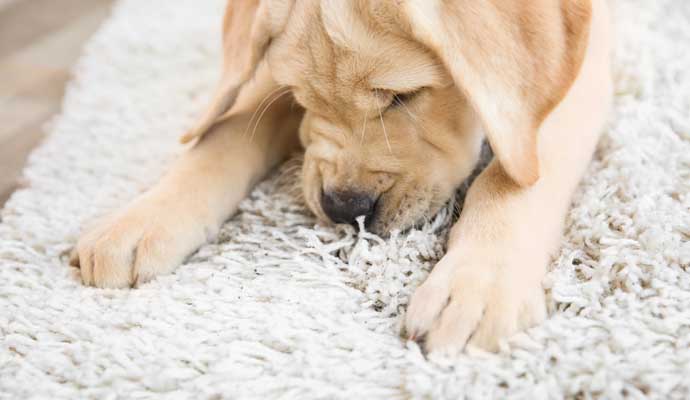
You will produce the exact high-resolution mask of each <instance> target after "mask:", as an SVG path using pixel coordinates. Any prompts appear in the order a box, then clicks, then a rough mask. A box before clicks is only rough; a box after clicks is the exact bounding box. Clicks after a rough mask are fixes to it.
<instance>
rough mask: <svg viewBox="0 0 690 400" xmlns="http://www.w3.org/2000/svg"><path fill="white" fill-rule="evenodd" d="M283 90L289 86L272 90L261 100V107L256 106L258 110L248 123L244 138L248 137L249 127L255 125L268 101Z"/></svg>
mask: <svg viewBox="0 0 690 400" xmlns="http://www.w3.org/2000/svg"><path fill="white" fill-rule="evenodd" d="M283 89H287V86H278V87H277V88H275V89H273V90H271V92H270V93H268V94H267V95H266V96H265V97H264V98H263V99H262V100H261V102H260V103H259V105H257V106H256V109H255V110H254V112H253V113H252V117H251V118H249V122H247V128H246V129H245V130H244V134H243V135H242V136H243V137H244V136H247V133H249V127H250V126H252V125H253V122H254V118H255V117H256V115H257V114H258V113H259V111H260V110H261V109H262V107H263V106H264V104H265V103H266V101H267V100H268V99H269V98H270V97H272V96H273V95H275V94H276V93H278V92H280V91H281V90H283Z"/></svg>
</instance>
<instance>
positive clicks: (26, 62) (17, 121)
mask: <svg viewBox="0 0 690 400" xmlns="http://www.w3.org/2000/svg"><path fill="white" fill-rule="evenodd" d="M112 2H113V0H0V208H1V207H2V205H3V204H4V203H5V201H6V200H7V198H8V197H9V195H10V194H11V193H12V192H13V191H14V189H15V188H16V187H17V182H18V178H19V177H20V175H21V170H22V167H23V165H24V162H25V161H26V157H27V155H28V153H29V152H30V151H31V149H33V148H34V147H35V146H36V145H37V144H38V143H39V142H40V141H41V139H42V138H43V136H44V132H43V125H44V124H45V123H46V121H47V120H48V119H50V118H51V117H52V116H53V115H54V114H55V113H56V112H58V111H59V109H60V103H61V100H62V95H63V91H64V87H65V84H66V83H67V81H68V80H69V79H70V69H71V67H72V66H73V65H74V62H75V61H76V59H77V58H78V56H79V53H80V51H81V47H82V46H83V44H84V42H85V41H86V40H87V39H88V38H89V37H90V36H91V34H92V33H93V32H94V31H95V30H96V29H97V28H98V26H99V25H100V23H101V22H102V21H103V20H104V19H105V18H106V17H107V15H108V13H109V11H110V7H111V3H112Z"/></svg>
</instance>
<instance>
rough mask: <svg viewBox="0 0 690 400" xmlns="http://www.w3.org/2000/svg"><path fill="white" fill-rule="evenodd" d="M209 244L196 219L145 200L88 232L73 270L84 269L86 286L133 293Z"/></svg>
mask: <svg viewBox="0 0 690 400" xmlns="http://www.w3.org/2000/svg"><path fill="white" fill-rule="evenodd" d="M168 204H169V203H168ZM172 208H174V207H172ZM204 240H206V232H205V231H204V228H203V226H201V224H200V222H199V221H194V220H193V218H190V215H185V214H183V213H181V212H180V210H175V209H171V207H169V206H166V204H157V203H156V202H154V201H150V200H145V199H139V200H138V201H136V202H135V203H133V204H132V205H130V206H129V207H128V208H126V209H125V210H124V211H122V212H120V213H117V214H115V215H113V216H110V217H109V218H107V219H105V220H103V221H102V222H101V223H100V224H97V225H96V226H95V227H94V228H93V229H91V230H89V231H87V232H86V233H85V234H84V235H83V236H82V237H81V238H80V239H79V241H78V243H77V245H76V247H75V248H74V250H73V251H72V255H71V264H72V265H74V266H76V267H79V270H80V273H81V278H82V282H83V283H84V284H85V285H90V286H96V287H100V288H125V287H133V286H137V285H138V284H141V283H144V282H146V281H148V280H150V279H152V278H153V277H155V276H156V275H160V274H163V273H167V272H170V271H172V270H173V269H174V268H175V267H177V265H179V264H180V263H181V262H182V261H183V260H184V258H185V257H186V256H187V255H188V254H189V253H190V252H192V251H193V250H194V249H196V248H197V247H198V246H199V245H201V244H202V243H203V242H204Z"/></svg>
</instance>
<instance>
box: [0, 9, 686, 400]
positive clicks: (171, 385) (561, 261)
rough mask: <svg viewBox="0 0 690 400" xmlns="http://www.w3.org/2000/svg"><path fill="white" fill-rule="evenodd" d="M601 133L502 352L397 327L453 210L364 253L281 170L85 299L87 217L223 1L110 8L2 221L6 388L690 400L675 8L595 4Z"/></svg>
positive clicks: (160, 111) (187, 101)
mask: <svg viewBox="0 0 690 400" xmlns="http://www.w3.org/2000/svg"><path fill="white" fill-rule="evenodd" d="M611 5H612V7H613V16H614V24H615V27H616V28H615V31H616V32H617V45H616V54H615V58H616V59H615V81H616V98H615V106H614V110H613V112H612V114H611V118H610V123H609V125H608V126H607V128H606V132H605V134H604V137H603V139H602V141H601V144H600V146H599V148H598V151H597V153H596V156H595V159H594V161H593V162H592V165H591V167H590V168H589V171H588V174H587V176H586V178H585V179H584V181H583V183H582V185H581V186H580V188H579V190H578V192H577V195H576V197H575V199H574V204H573V207H572V210H571V211H570V213H569V215H568V219H567V224H566V227H567V228H566V232H565V235H564V238H563V245H562V249H561V250H560V252H559V253H558V254H557V256H556V257H555V259H554V261H553V263H552V265H551V268H550V272H549V273H548V276H547V278H546V280H545V282H544V286H545V287H546V289H547V293H548V304H549V309H550V319H549V320H548V321H547V322H546V323H544V324H543V325H541V326H539V327H536V328H534V329H531V330H529V331H528V332H525V333H522V334H519V335H517V336H516V337H514V338H512V339H511V340H509V341H508V342H507V343H506V344H505V346H504V348H503V350H502V351H501V352H500V353H499V354H485V353H482V352H480V351H477V350H471V351H469V354H467V355H464V356H462V357H460V358H457V359H443V358H434V357H432V358H431V359H427V358H425V356H424V355H423V354H422V352H421V351H420V349H419V347H418V346H417V345H416V344H414V343H410V342H405V341H403V340H401V339H400V337H399V330H400V327H401V321H402V317H403V316H404V310H405V307H406V304H407V302H408V299H409V297H410V295H411V293H412V291H413V290H414V288H415V287H416V286H418V285H419V284H420V282H422V281H423V279H424V278H425V276H426V275H427V274H428V273H429V270H430V269H431V268H432V266H433V265H434V263H435V262H436V261H437V260H438V259H439V258H440V257H441V256H442V254H443V251H444V242H445V239H446V235H447V232H448V228H449V226H450V224H451V223H452V218H453V216H452V212H450V210H452V205H451V206H449V207H448V208H447V209H445V210H443V211H442V212H441V213H440V214H439V215H438V216H436V217H435V218H433V219H432V220H431V221H429V222H428V223H427V224H426V225H424V226H423V227H421V228H419V229H414V230H412V231H409V232H403V233H396V234H394V235H393V236H392V237H391V238H390V239H386V240H382V239H380V238H378V237H375V236H373V235H369V234H366V233H364V234H358V233H356V232H355V231H354V230H351V229H346V228H343V227H330V226H324V225H320V224H317V223H316V221H315V220H314V218H313V217H312V216H311V215H310V213H309V212H308V211H307V210H306V208H305V207H304V206H303V205H302V204H301V203H300V200H299V196H297V195H296V194H295V191H294V187H295V185H296V179H297V172H296V171H297V169H298V168H296V167H295V165H296V164H295V163H288V164H286V166H284V167H283V168H282V169H281V170H280V171H279V172H277V173H276V174H274V176H272V177H271V178H269V179H268V180H267V181H265V182H264V183H262V184H261V185H260V186H259V187H258V188H257V189H256V190H254V192H253V193H252V194H251V197H250V198H248V199H247V200H245V201H244V202H243V203H242V204H241V207H240V209H241V210H240V212H239V213H238V214H237V215H236V216H235V217H233V218H232V219H231V220H230V221H228V222H227V224H225V226H224V227H223V229H222V232H221V235H220V237H219V238H218V240H217V241H216V242H214V243H211V244H208V245H206V246H204V247H203V248H202V249H200V250H199V251H198V252H197V253H196V254H195V255H193V256H192V257H191V258H190V259H189V260H188V261H187V263H186V264H185V265H184V266H182V267H181V268H179V269H178V270H177V272H176V273H174V274H172V275H168V276H164V277H160V278H158V279H156V280H155V281H153V282H151V283H149V284H146V285H144V286H143V287H141V288H140V289H138V290H99V289H94V288H85V287H83V286H82V285H81V284H80V283H79V278H78V273H77V271H76V270H75V269H73V268H70V267H68V265H67V256H66V252H67V251H68V250H69V249H70V247H71V246H73V245H74V243H75V242H76V240H77V238H78V235H79V232H80V228H81V226H82V224H83V223H85V222H86V221H88V220H90V219H92V218H94V217H96V216H98V215H101V214H103V213H106V212H108V211H109V210H112V209H113V208H115V207H117V206H120V205H122V204H124V203H126V202H127V201H128V200H130V199H132V198H133V197H134V196H136V195H137V193H139V192H141V191H142V190H143V189H145V188H146V187H148V186H149V185H150V184H151V183H153V182H155V181H156V179H157V178H158V177H159V176H160V174H161V173H162V172H163V171H164V170H165V168H166V166H168V165H169V164H170V162H171V160H172V159H173V158H174V157H175V156H176V155H177V154H179V152H181V151H182V148H181V147H180V146H179V145H178V144H177V142H176V139H177V137H178V136H179V135H180V133H182V132H183V131H184V130H185V128H188V127H189V126H190V125H191V124H192V122H193V121H194V118H195V116H196V115H197V114H198V113H199V111H200V110H201V109H202V108H203V107H204V105H205V104H206V101H207V99H208V96H209V93H210V92H211V90H212V88H213V86H214V84H215V81H216V79H217V77H218V67H219V66H220V53H219V50H220V46H219V31H220V22H221V15H222V11H223V6H224V0H205V1H203V2H194V1H186V0H146V1H143V0H120V1H119V2H118V3H117V5H116V6H115V8H114V11H113V14H112V17H111V18H110V19H109V20H108V21H107V22H106V23H105V24H104V25H103V27H102V28H101V29H100V31H99V32H98V33H97V34H96V35H95V36H94V37H93V39H92V40H91V41H90V43H89V44H88V45H87V46H86V48H85V50H84V55H83V57H82V59H81V61H80V63H79V64H78V66H77V67H76V68H75V78H74V80H73V82H72V83H71V85H70V87H69V90H68V93H67V94H66V97H65V100H64V108H63V111H62V113H61V115H60V116H58V117H57V118H55V120H54V121H53V122H52V123H51V124H50V126H49V127H48V128H47V129H48V130H49V132H50V136H49V137H48V139H47V140H46V141H45V143H43V145H42V146H41V147H40V148H39V149H37V150H36V151H35V152H34V153H33V155H32V156H31V158H30V161H29V163H28V166H27V167H26V170H25V172H24V176H25V178H24V179H25V187H24V188H23V189H21V190H19V191H18V192H16V193H15V194H14V195H13V196H12V198H11V199H10V200H9V202H8V203H7V204H6V206H5V207H4V209H3V211H2V214H1V215H2V222H1V223H0V398H2V399H10V398H12V399H15V398H16V399H20V398H21V399H29V398H45V399H48V398H50V399H75V398H89V399H115V398H123V399H124V398H126V399H137V398H151V397H153V396H154V395H155V396H159V397H156V398H164V399H178V398H179V399H186V398H195V399H207V398H208V399H215V398H227V399H238V398H259V399H267V398H281V399H335V398H343V399H351V398H366V399H393V398H448V399H451V398H462V397H467V398H481V399H489V398H526V399H539V398H563V397H573V398H583V399H586V398H597V397H605V398H624V397H628V398H643V397H649V398H663V399H671V398H675V399H682V398H688V396H690V380H689V379H688V377H690V244H689V239H690V52H689V51H688V50H689V49H688V44H689V43H690V3H688V2H687V1H686V0H654V1H649V0H612V1H611Z"/></svg>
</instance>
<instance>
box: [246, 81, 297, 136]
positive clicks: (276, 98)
mask: <svg viewBox="0 0 690 400" xmlns="http://www.w3.org/2000/svg"><path fill="white" fill-rule="evenodd" d="M288 93H290V90H286V91H284V92H283V93H280V94H279V95H278V96H276V97H275V98H274V99H273V100H271V102H270V103H268V105H266V107H264V109H263V111H261V114H259V118H257V119H256V124H254V129H253V130H252V135H251V136H250V137H249V140H253V139H254V135H255V134H256V129H257V128H258V127H259V123H261V119H262V118H263V117H264V114H266V111H268V109H269V108H271V106H272V105H273V103H275V102H276V101H278V100H279V99H280V98H281V97H283V96H285V95H286V94H288Z"/></svg>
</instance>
